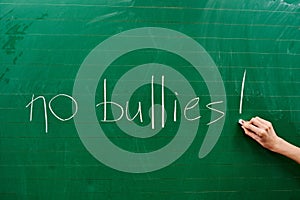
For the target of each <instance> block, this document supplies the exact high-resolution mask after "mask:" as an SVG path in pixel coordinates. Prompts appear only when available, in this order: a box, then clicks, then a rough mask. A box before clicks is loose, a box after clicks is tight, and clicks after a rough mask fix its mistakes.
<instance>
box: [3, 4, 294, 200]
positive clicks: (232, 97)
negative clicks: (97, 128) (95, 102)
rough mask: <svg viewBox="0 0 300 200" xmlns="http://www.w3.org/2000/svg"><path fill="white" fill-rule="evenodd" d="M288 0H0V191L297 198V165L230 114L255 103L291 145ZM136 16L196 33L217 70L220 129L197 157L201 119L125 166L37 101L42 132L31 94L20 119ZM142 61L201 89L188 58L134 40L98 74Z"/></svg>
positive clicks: (8, 194) (142, 144)
mask: <svg viewBox="0 0 300 200" xmlns="http://www.w3.org/2000/svg"><path fill="white" fill-rule="evenodd" d="M299 3H300V2H299V0H285V1H279V0H268V1H267V0H255V1H247V0H230V1H229V0H207V1H202V0H198V1H194V0H190V1H183V0H182V1H176V0H160V1H158V0H148V1H146V0H135V1H130V0H122V1H118V0H115V1H112V0H106V1H103V0H90V1H79V0H68V1H67V0H65V1H63V0H53V1H50V0H48V1H46V0H42V1H38V0H26V1H25V0H23V1H22V0H18V1H3V0H1V1H0V20H1V21H0V23H1V24H0V35H1V37H0V41H1V43H0V45H1V46H0V47H1V49H0V199H222V200H223V199H267V198H272V199H299V198H300V168H299V166H298V165H297V164H296V163H294V162H293V161H291V160H288V159H286V158H284V157H282V156H279V155H275V154H273V153H271V152H269V151H267V150H265V149H263V148H261V147H260V146H259V145H258V144H256V143H255V142H254V141H252V140H251V139H249V138H248V137H246V136H244V135H243V133H242V131H241V129H240V127H239V126H238V124H237V120H238V119H239V118H244V119H250V118H251V117H252V116H256V115H259V116H261V117H264V118H267V119H269V120H271V121H272V122H273V125H274V127H275V128H276V131H277V133H278V135H280V136H281V137H283V138H285V139H286V140H288V141H290V142H292V143H294V144H296V145H300V135H299V134H300V128H299V125H300V104H299V102H300V78H299V77H300V67H299V63H300V6H299ZM139 27H163V28H169V29H173V30H176V31H179V32H182V33H184V34H186V35H188V36H190V37H192V38H193V39H195V40H196V41H197V42H198V43H199V44H201V45H202V46H203V47H204V48H205V49H206V50H207V52H208V53H209V54H210V56H211V57H212V59H213V60H214V62H215V63H216V65H217V67H218V69H219V71H220V74H221V76H222V78H223V81H224V85H225V89H226V95H227V112H226V116H225V117H226V122H225V126H224V129H223V132H222V135H221V137H220V139H219V141H218V143H217V145H216V146H215V147H214V149H213V151H212V152H211V153H210V154H209V155H208V156H206V157H205V158H203V159H199V158H198V151H199V148H200V146H201V143H202V140H203V138H204V136H205V131H206V129H207V127H205V126H201V127H202V128H200V129H199V131H198V134H197V137H196V139H195V140H194V142H193V144H192V145H191V147H190V148H189V149H188V151H187V152H185V154H184V155H183V156H182V157H181V158H179V159H178V160H176V161H175V162H174V163H172V164H171V165H170V166H168V167H166V168H163V169H161V170H158V171H155V172H150V173H145V174H130V173H124V172H120V171H116V170H114V169H111V168H109V167H107V166H105V165H103V164H102V163H100V162H99V161H97V160H96V159H95V158H94V157H93V156H92V155H90V154H89V152H88V151H87V150H86V149H85V147H84V146H83V144H82V143H81V141H80V139H79V137H78V134H77V131H76V129H75V126H74V122H73V121H72V120H70V121H66V122H61V121H59V120H57V119H56V118H55V117H54V116H53V115H51V113H50V112H49V111H48V117H49V119H48V121H49V131H48V133H45V124H44V118H43V115H44V113H43V109H42V103H41V102H40V103H38V102H37V103H36V104H35V107H34V115H33V121H32V122H30V121H29V109H28V108H25V106H26V105H27V104H28V103H29V102H30V100H31V97H32V94H35V95H36V96H38V95H43V96H45V98H46V99H47V101H49V100H50V99H51V98H52V97H53V96H55V95H57V94H59V93H65V94H69V95H71V94H72V88H73V83H74V79H75V77H76V74H77V72H78V69H79V67H80V65H81V63H82V62H83V60H84V59H85V57H86V56H87V55H88V54H89V52H90V51H91V50H92V49H93V48H94V47H95V46H97V45H98V44H99V43H100V42H102V41H103V40H105V39H107V38H109V37H110V36H112V35H115V34H117V33H120V32H122V31H125V30H129V29H133V28H139ZM147 62H157V63H166V64H168V65H169V66H172V67H174V69H180V70H181V71H183V73H184V74H186V75H187V78H188V80H189V81H190V82H191V85H193V87H194V88H195V91H196V94H197V95H199V96H200V98H202V99H204V102H208V101H209V95H208V94H207V88H206V87H205V83H203V82H201V77H199V76H195V73H194V71H193V69H192V66H189V65H188V63H186V62H185V61H184V60H180V58H178V57H176V55H170V54H168V53H167V52H162V51H154V50H153V51H147V50H145V51H139V52H136V54H132V55H128V57H127V58H126V56H124V57H121V58H120V59H118V60H117V61H116V62H115V63H114V66H111V68H110V70H108V71H107V76H109V77H110V79H111V80H115V81H117V79H118V77H119V76H120V73H123V72H122V71H120V70H119V68H121V67H122V66H131V67H132V66H135V65H138V64H141V63H147ZM123 69H124V68H122V70H123ZM245 69H246V70H247V77H246V82H245V97H244V103H243V113H242V114H241V115H240V114H239V100H240V90H241V81H242V77H243V72H244V70H245ZM125 72H126V71H125ZM147 87H148V86H145V87H142V88H141V89H140V91H137V92H136V95H137V97H138V96H139V95H140V96H141V94H144V93H145V92H144V90H147ZM168 94H169V95H171V96H172V93H168ZM96 98H97V97H96ZM100 98H101V95H100ZM142 98H148V97H143V95H142ZM204 105H205V104H204ZM53 107H55V109H56V112H57V113H59V114H60V115H61V116H70V114H71V113H72V106H71V104H70V101H67V100H66V99H61V100H60V101H58V100H57V101H55V102H53ZM201 112H203V113H204V115H205V112H207V111H201ZM206 115H208V117H209V113H206ZM207 119H208V118H207ZM146 121H147V120H146ZM204 121H205V118H204ZM148 122H149V119H148ZM201 123H203V122H202V121H200V124H201ZM106 128H107V130H109V129H110V130H114V129H111V128H110V127H106ZM176 128H177V127H176V126H175V127H173V128H172V126H170V129H168V131H166V132H167V133H166V134H169V135H167V137H165V136H163V135H162V134H159V135H157V137H156V139H155V140H151V139H150V140H148V141H142V140H140V141H133V140H134V138H133V139H132V138H127V137H122V135H120V136H117V137H113V136H112V137H111V139H112V140H113V142H114V143H115V144H117V145H119V146H122V147H123V148H127V150H129V151H135V152H143V151H152V150H153V149H157V148H160V147H162V146H163V144H165V143H167V142H169V141H170V140H172V137H173V136H174V134H176V132H174V130H173V129H176ZM118 134H121V133H120V132H118ZM187 134H188V130H187ZM133 142H134V143H133ZM138 145H139V146H138Z"/></svg>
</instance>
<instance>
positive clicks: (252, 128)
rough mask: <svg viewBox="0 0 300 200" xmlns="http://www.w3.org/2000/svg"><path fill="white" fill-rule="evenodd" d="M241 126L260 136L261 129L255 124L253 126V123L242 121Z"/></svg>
mask: <svg viewBox="0 0 300 200" xmlns="http://www.w3.org/2000/svg"><path fill="white" fill-rule="evenodd" d="M243 127H244V130H245V129H246V130H247V131H250V132H252V133H253V134H255V135H257V136H259V137H261V136H262V134H263V130H262V129H260V128H258V127H257V126H254V125H253V124H251V122H244V123H243Z"/></svg>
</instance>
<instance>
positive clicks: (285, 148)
mask: <svg viewBox="0 0 300 200" xmlns="http://www.w3.org/2000/svg"><path fill="white" fill-rule="evenodd" d="M239 123H240V124H241V127H242V128H243V130H244V132H245V134H246V135H248V136H249V137H251V138H252V139H254V140H255V141H256V142H258V143H259V144H260V145H261V146H263V147H264V148H266V149H269V150H271V151H273V152H276V153H279V154H282V155H284V156H286V157H288V158H290V159H292V160H294V161H296V162H297V163H299V164H300V148H299V147H297V146H295V145H293V144H290V143H289V142H287V141H285V140H284V139H282V138H280V137H278V136H277V134H276V132H275V130H274V128H273V125H272V123H271V122H269V121H267V120H265V119H262V118H260V117H254V118H252V119H251V120H250V121H244V120H240V121H239Z"/></svg>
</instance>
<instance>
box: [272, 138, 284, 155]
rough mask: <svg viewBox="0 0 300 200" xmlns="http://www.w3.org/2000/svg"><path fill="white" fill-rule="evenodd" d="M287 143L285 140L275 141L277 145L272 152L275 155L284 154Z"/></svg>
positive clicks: (277, 139) (278, 139)
mask: <svg viewBox="0 0 300 200" xmlns="http://www.w3.org/2000/svg"><path fill="white" fill-rule="evenodd" d="M285 143H286V141H285V140H284V139H282V138H280V137H277V138H276V140H275V144H274V145H273V147H272V148H271V149H270V150H271V151H273V152H275V153H279V154H283V153H284V152H283V151H284V146H285Z"/></svg>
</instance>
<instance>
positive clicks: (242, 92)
mask: <svg viewBox="0 0 300 200" xmlns="http://www.w3.org/2000/svg"><path fill="white" fill-rule="evenodd" d="M246 73H247V71H246V70H245V71H244V76H243V81H242V88H241V99H240V110H239V113H240V114H242V109H243V97H244V86H245V80H246Z"/></svg>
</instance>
